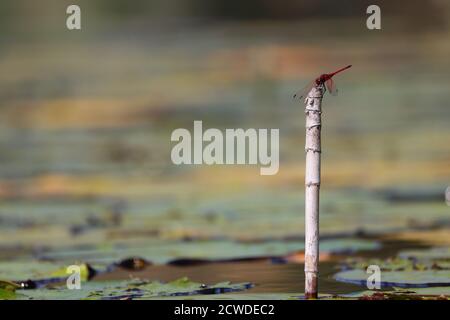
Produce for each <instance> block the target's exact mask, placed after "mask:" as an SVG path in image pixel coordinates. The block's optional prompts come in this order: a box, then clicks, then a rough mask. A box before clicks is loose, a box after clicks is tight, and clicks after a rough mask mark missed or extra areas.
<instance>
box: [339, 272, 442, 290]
mask: <svg viewBox="0 0 450 320" xmlns="http://www.w3.org/2000/svg"><path fill="white" fill-rule="evenodd" d="M370 275H371V274H367V273H366V272H365V271H364V270H349V271H342V272H339V273H338V274H336V275H335V276H334V278H335V279H336V280H337V281H342V282H347V283H353V284H357V285H361V286H366V285H367V278H368V277H369V276H370ZM380 284H381V286H382V287H394V286H396V287H403V288H406V287H431V286H450V271H448V270H437V271H436V270H426V271H382V272H381V283H380Z"/></svg>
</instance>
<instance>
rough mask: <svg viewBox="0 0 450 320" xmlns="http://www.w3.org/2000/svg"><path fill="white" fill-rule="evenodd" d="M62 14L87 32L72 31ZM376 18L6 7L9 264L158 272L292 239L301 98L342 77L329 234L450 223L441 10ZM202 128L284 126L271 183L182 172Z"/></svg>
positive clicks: (277, 7)
mask: <svg viewBox="0 0 450 320" xmlns="http://www.w3.org/2000/svg"><path fill="white" fill-rule="evenodd" d="M70 4H77V5H79V6H80V7H81V21H82V30H81V31H69V30H67V28H66V18H67V14H66V13H65V12H66V8H67V6H68V5H70ZM370 4H372V2H371V1H360V0H348V1H331V0H319V1H299V0H282V1H269V0H263V1H261V0H246V1H228V0H215V1H207V0H166V1H158V0H154V1H143V0H136V1H125V0H96V1H87V0H79V1H65V0H64V1H61V0H58V1H56V0H54V1H51V0H41V1H26V0H14V1H12V0H2V1H1V3H0V70H1V73H0V150H1V153H0V259H3V260H11V259H16V258H18V257H33V256H35V255H36V254H40V253H48V252H52V250H53V251H54V250H60V251H59V252H60V253H66V256H67V257H68V259H72V258H74V257H77V256H76V255H72V254H70V250H72V249H74V248H84V249H86V248H88V249H89V250H93V251H91V252H95V257H99V256H101V258H102V259H106V260H107V259H109V258H111V256H114V257H113V258H114V259H116V258H122V257H124V256H128V255H130V254H133V253H134V254H137V255H141V256H144V257H146V258H147V259H149V260H151V261H154V262H161V263H164V262H165V261H167V259H168V258H167V256H169V257H170V258H177V257H180V256H183V255H186V254H188V255H189V254H190V255H191V256H194V257H204V258H211V257H216V256H218V257H223V256H233V252H234V250H235V248H236V246H234V245H233V244H232V245H230V246H223V247H214V246H213V247H211V248H212V249H211V248H210V247H205V246H206V244H207V243H210V241H213V242H214V243H215V244H218V245H223V244H224V243H229V241H232V243H242V242H245V243H248V242H258V241H266V242H267V241H269V242H270V241H284V240H286V239H292V238H294V239H298V240H299V243H301V241H302V236H303V230H304V223H303V220H304V216H303V212H304V211H303V207H304V202H303V201H304V195H303V194H304V158H305V154H304V130H305V129H304V121H305V119H304V105H303V104H302V102H299V101H295V100H293V99H292V96H293V94H294V93H295V92H296V91H297V90H299V89H301V88H302V87H303V86H304V85H305V84H307V83H308V82H309V81H311V80H312V79H314V78H315V77H317V76H318V75H319V74H321V73H324V72H331V71H334V70H335V69H337V68H339V67H342V66H345V65H348V64H352V65H353V68H352V69H350V70H349V71H346V72H345V73H343V74H340V75H338V76H336V78H335V82H336V84H337V87H338V89H339V95H338V96H337V97H332V96H329V95H327V96H326V97H325V98H324V106H323V108H324V113H323V130H322V134H323V138H322V143H323V150H324V152H323V153H322V168H323V169H322V170H323V171H322V175H323V183H322V187H321V206H322V207H321V233H322V235H323V236H324V237H336V236H358V235H361V234H371V235H383V234H390V235H392V237H395V236H396V235H399V237H400V235H404V237H406V239H409V238H408V236H406V235H407V231H410V230H416V229H418V228H421V229H427V228H428V229H429V228H444V229H445V228H448V226H449V225H450V217H449V211H450V208H449V207H448V206H447V205H446V203H445V197H444V191H445V188H446V187H447V186H448V185H449V182H450V148H449V141H450V125H449V121H450V105H449V101H450V91H449V86H450V73H449V71H450V60H449V56H450V41H449V40H450V26H449V15H450V5H449V3H448V1H444V0H423V1H409V2H402V3H400V2H393V1H377V4H378V5H379V6H380V7H381V25H382V30H373V31H371V30H368V29H367V28H366V19H367V17H368V15H367V14H366V8H367V6H369V5H370ZM194 120H202V121H203V126H204V128H209V127H215V128H222V129H223V128H279V129H280V148H281V150H280V170H279V173H278V174H277V175H275V176H260V175H259V167H258V166H206V165H204V166H194V165H192V166H175V165H173V164H172V162H171V160H170V151H171V148H172V146H173V145H174V144H173V143H171V142H170V134H171V132H172V130H174V129H175V128H179V127H183V128H187V129H189V130H192V126H193V121H194ZM445 230H448V229H445ZM438 238H439V239H440V240H442V241H444V242H445V241H447V242H448V241H449V233H448V232H447V231H444V233H443V236H441V237H438ZM187 241H189V242H190V243H194V245H193V246H192V248H191V249H189V250H192V252H190V253H186V252H189V251H186V250H188V249H186V247H182V246H181V243H186V242H187ZM169 243H172V244H173V243H174V244H175V245H174V246H172V247H171V249H170V250H169V249H168V250H167V251H164V253H161V252H159V251H158V252H156V251H155V250H156V249H158V248H161V245H165V244H169ZM278 245H280V244H279V243H278V244H274V246H273V247H269V248H265V249H264V250H266V251H264V252H267V253H268V254H271V253H273V252H277V250H283V249H280V248H279V247H278ZM299 245H300V244H299ZM117 246H122V247H121V248H125V249H124V251H123V252H122V253H120V254H118V253H117V252H118V251H115V250H113V249H114V248H117ZM280 246H281V247H283V248H284V247H285V245H283V244H282V245H280ZM217 248H222V249H217ZM299 249H301V248H299ZM108 250H109V251H108ZM133 250H134V251H133ZM149 250H150V251H149ZM152 250H153V251H152ZM208 250H209V251H208ZM221 250H222V251H221ZM246 250H247V251H243V252H244V253H243V254H244V255H245V256H248V255H252V252H253V251H252V250H255V248H254V247H251V246H250V247H248V248H247V249H246ZM105 252H107V253H105ZM102 254H103V255H102ZM258 254H260V253H258ZM117 255H118V256H119V257H118V256H117ZM163 256H164V258H163ZM90 257H91V258H92V257H94V254H93V255H91V256H90ZM166 258H167V259H166ZM80 259H82V258H80ZM111 259H112V258H111ZM97 260H101V259H100V258H99V259H97ZM299 270H300V271H301V269H299Z"/></svg>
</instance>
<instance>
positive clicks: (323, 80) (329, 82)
mask: <svg viewBox="0 0 450 320" xmlns="http://www.w3.org/2000/svg"><path fill="white" fill-rule="evenodd" d="M351 66H352V65H348V66H346V67H344V68H341V69H339V70H336V71H335V72H332V73H324V74H321V75H320V76H319V77H317V78H316V79H315V80H313V81H311V82H310V83H308V85H306V86H305V87H304V88H303V89H301V90H300V91H298V92H297V93H296V94H294V99H296V98H298V99H303V98H305V97H306V95H307V94H308V92H309V91H310V90H311V89H312V87H313V86H326V89H327V90H328V92H330V93H331V95H333V96H335V95H337V92H338V91H337V88H336V85H335V83H334V81H333V77H334V76H335V75H337V74H338V73H339V72H342V71H344V70H347V69H349V68H350V67H351Z"/></svg>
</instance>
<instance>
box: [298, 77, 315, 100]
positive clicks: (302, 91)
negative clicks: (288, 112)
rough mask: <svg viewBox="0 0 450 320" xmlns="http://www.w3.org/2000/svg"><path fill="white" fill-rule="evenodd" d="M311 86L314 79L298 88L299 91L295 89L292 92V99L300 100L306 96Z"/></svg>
mask: <svg viewBox="0 0 450 320" xmlns="http://www.w3.org/2000/svg"><path fill="white" fill-rule="evenodd" d="M313 86H314V81H311V82H310V83H308V84H307V85H306V86H304V87H303V88H302V89H300V90H299V91H297V92H296V93H295V94H294V99H299V100H302V99H304V98H306V96H307V95H308V93H309V91H311V89H312V87H313Z"/></svg>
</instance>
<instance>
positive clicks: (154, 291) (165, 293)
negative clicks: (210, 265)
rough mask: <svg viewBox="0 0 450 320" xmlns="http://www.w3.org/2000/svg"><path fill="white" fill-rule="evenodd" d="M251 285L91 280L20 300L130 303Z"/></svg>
mask: <svg viewBox="0 0 450 320" xmlns="http://www.w3.org/2000/svg"><path fill="white" fill-rule="evenodd" d="M252 286H253V285H252V284H251V283H236V284H234V283H230V282H222V283H217V284H215V285H205V284H201V283H197V282H193V281H191V280H189V279H188V278H181V279H178V280H175V281H172V282H168V283H163V282H159V281H151V282H149V281H142V280H138V279H134V280H129V281H91V282H86V283H82V286H81V289H79V290H77V289H72V290H69V289H68V288H67V287H65V286H55V287H51V288H44V289H38V290H27V291H23V296H24V297H23V299H43V300H45V299H58V300H59V299H70V300H72V299H94V300H96V299H101V300H104V299H106V300H129V299H150V298H155V297H173V296H190V295H214V294H222V293H227V292H236V291H242V290H245V289H248V288H251V287H252Z"/></svg>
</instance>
